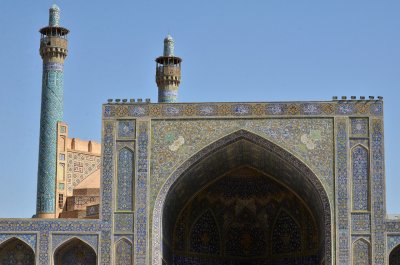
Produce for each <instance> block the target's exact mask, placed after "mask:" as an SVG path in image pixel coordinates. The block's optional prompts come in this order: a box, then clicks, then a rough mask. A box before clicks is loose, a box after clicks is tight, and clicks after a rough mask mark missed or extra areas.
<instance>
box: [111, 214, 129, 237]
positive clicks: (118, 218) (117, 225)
mask: <svg viewBox="0 0 400 265" xmlns="http://www.w3.org/2000/svg"><path fill="white" fill-rule="evenodd" d="M114 219H115V221H114V230H115V232H116V233H132V232H133V214H129V213H118V214H115V215H114Z"/></svg>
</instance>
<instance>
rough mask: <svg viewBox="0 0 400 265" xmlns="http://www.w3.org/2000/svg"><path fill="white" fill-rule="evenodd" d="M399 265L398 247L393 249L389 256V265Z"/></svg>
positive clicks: (399, 251)
mask: <svg viewBox="0 0 400 265" xmlns="http://www.w3.org/2000/svg"><path fill="white" fill-rule="evenodd" d="M398 264H400V245H398V246H397V247H395V248H394V249H393V250H392V252H390V255H389V265H398Z"/></svg>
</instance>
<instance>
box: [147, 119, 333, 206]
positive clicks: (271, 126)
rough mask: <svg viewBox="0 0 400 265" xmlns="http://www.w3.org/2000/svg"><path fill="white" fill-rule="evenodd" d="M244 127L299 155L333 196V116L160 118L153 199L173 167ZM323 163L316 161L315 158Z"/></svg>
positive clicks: (154, 150)
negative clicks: (297, 117)
mask: <svg viewBox="0 0 400 265" xmlns="http://www.w3.org/2000/svg"><path fill="white" fill-rule="evenodd" d="M239 129H245V130H247V131H250V132H254V133H255V134H257V135H261V136H263V137H265V138H266V139H268V140H270V141H272V142H274V143H277V144H279V145H280V146H282V147H284V148H285V149H287V150H289V151H290V152H292V153H293V154H295V155H296V156H298V157H300V158H301V159H302V160H303V161H304V162H305V163H306V164H307V165H309V166H310V167H311V168H312V169H313V170H314V171H315V172H316V174H317V175H318V176H320V178H321V181H322V182H323V184H324V186H325V188H326V190H327V192H328V195H329V196H330V197H332V198H333V175H334V174H333V167H334V165H333V160H334V158H333V139H332V134H333V122H332V120H331V119H326V118H322V119H311V120H305V119H295V118H294V119H281V118H275V119H268V120H262V119H260V120H252V119H240V120H237V119H233V120H230V119H229V120H222V121H221V120H214V119H210V120H157V121H153V122H152V134H151V137H152V149H151V154H152V163H151V176H152V178H151V179H150V181H151V192H150V195H151V203H152V205H153V203H154V200H155V197H156V196H157V194H158V191H159V190H160V187H161V186H162V184H163V183H164V182H165V180H166V178H167V177H168V176H169V175H170V174H171V173H172V170H173V169H174V168H175V167H176V166H178V165H180V164H181V163H183V162H184V161H186V160H187V159H189V158H190V156H191V155H193V154H195V153H196V152H198V151H199V150H201V149H202V148H204V147H205V146H207V145H209V144H210V143H212V142H214V141H216V140H218V139H220V138H221V137H224V136H226V135H228V134H230V133H233V132H235V131H238V130H239ZM317 160H318V161H320V163H315V161H317Z"/></svg>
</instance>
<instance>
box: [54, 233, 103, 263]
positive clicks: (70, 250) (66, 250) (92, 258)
mask: <svg viewBox="0 0 400 265" xmlns="http://www.w3.org/2000/svg"><path fill="white" fill-rule="evenodd" d="M54 264H55V265H64V264H74V265H96V264H97V255H96V252H95V251H94V250H93V249H92V247H90V246H89V245H88V244H86V243H85V242H83V241H82V240H79V239H78V238H73V239H71V240H69V241H67V242H65V243H64V244H62V245H61V246H59V247H58V248H57V249H56V251H55V252H54Z"/></svg>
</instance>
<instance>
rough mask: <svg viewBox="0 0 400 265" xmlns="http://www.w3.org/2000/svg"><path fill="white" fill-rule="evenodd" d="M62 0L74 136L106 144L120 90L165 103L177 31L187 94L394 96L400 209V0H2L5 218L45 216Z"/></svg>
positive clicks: (390, 101) (390, 167)
mask: <svg viewBox="0 0 400 265" xmlns="http://www.w3.org/2000/svg"><path fill="white" fill-rule="evenodd" d="M53 3H56V4H58V5H59V6H60V8H61V12H62V13H61V25H62V26H65V27H67V28H69V29H70V30H71V34H70V37H69V42H70V43H69V56H68V58H67V61H66V65H65V79H64V84H65V98H64V104H65V105H64V106H65V107H64V120H65V121H66V122H67V123H69V125H70V136H72V137H79V138H83V139H94V140H97V141H99V140H100V128H101V104H102V103H105V102H106V100H107V99H108V98H151V99H152V101H153V102H155V101H156V100H157V87H156V84H155V81H154V74H155V73H154V71H155V62H154V59H155V58H156V57H157V56H159V55H161V53H162V41H163V38H164V37H165V35H167V34H168V33H170V34H171V35H173V37H174V38H175V42H176V48H175V53H176V55H178V56H180V57H182V58H183V60H184V61H183V71H182V75H183V77H182V83H181V88H180V101H182V102H193V101H196V102H199V101H289V100H330V99H331V98H332V96H334V95H337V96H342V95H346V96H352V95H355V96H362V95H364V96H370V95H374V96H378V95H381V96H383V97H384V104H385V148H386V150H385V151H386V185H387V203H388V211H389V212H390V213H394V212H396V213H400V200H399V199H400V195H399V194H398V193H399V192H398V189H399V188H400V179H399V177H400V170H399V169H400V163H399V162H400V158H399V153H400V151H399V147H400V138H399V137H398V135H399V133H398V131H399V130H400V123H399V120H400V118H399V117H398V115H399V103H398V102H399V98H400V92H399V87H400V74H399V72H400V49H399V47H400V35H399V31H398V29H399V28H400V16H399V15H398V14H399V11H400V1H389V0H387V1H369V0H360V1H356V0H350V1H349V0H347V1H344V0H337V1H319V0H309V1H308V0H304V1H298V0H287V1H282V0H268V1H267V0H260V1H255V0H254V1H235V0H229V1H228V0H226V1H222V0H221V1H215V0H214V1H211V0H203V1H187V0H182V1H175V0H173V1H128V0H127V1H102V0H97V1H78V0H69V1H61V0H58V1H47V0H42V1H29V0H25V1H22V0H2V1H1V3H0V8H1V16H0V32H1V34H2V36H1V42H0V73H1V74H0V90H1V95H2V97H1V104H0V124H1V130H0V139H2V144H1V151H0V161H1V163H0V181H1V184H0V217H30V216H32V214H34V212H35V200H36V177H37V176H36V174H37V156H38V140H39V113H40V95H41V72H42V64H41V58H40V56H39V53H38V49H39V38H40V35H39V33H38V30H39V29H40V28H41V27H43V26H46V25H47V23H48V8H49V7H50V6H51V5H52V4H53ZM111 3H113V4H111Z"/></svg>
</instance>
